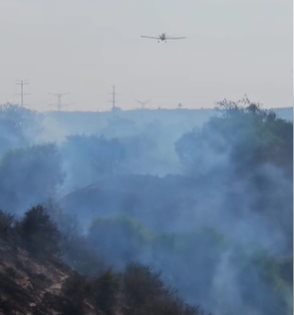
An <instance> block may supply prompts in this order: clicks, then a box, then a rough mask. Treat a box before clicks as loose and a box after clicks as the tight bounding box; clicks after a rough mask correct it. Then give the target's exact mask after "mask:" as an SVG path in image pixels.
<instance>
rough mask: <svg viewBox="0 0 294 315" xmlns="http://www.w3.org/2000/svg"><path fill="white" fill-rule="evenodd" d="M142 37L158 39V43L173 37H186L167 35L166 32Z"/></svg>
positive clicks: (182, 37)
mask: <svg viewBox="0 0 294 315" xmlns="http://www.w3.org/2000/svg"><path fill="white" fill-rule="evenodd" d="M141 37H142V38H148V39H156V40H157V41H158V43H160V42H167V41H168V40H173V39H185V38H186V37H184V36H180V37H174V36H167V35H166V33H162V34H160V35H159V36H145V35H141Z"/></svg>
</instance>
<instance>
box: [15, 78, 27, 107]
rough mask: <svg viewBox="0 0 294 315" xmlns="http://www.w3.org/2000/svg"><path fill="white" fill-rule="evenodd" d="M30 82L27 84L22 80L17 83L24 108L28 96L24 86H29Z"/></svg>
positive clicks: (21, 104)
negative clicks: (25, 96) (25, 98)
mask: <svg viewBox="0 0 294 315" xmlns="http://www.w3.org/2000/svg"><path fill="white" fill-rule="evenodd" d="M28 84H29V83H28V82H25V81H24V80H20V81H19V82H17V83H16V85H19V86H20V93H19V94H18V95H20V106H21V107H23V105H24V102H23V100H24V95H28V94H25V93H24V86H25V85H28Z"/></svg>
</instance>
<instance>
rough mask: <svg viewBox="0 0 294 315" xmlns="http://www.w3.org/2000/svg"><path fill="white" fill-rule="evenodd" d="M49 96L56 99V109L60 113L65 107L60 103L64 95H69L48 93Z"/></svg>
mask: <svg viewBox="0 0 294 315" xmlns="http://www.w3.org/2000/svg"><path fill="white" fill-rule="evenodd" d="M50 94H51V95H53V96H55V97H56V109H57V110H58V111H61V109H62V108H63V107H64V106H66V105H65V104H63V103H62V98H63V96H65V95H68V94H69V93H50Z"/></svg>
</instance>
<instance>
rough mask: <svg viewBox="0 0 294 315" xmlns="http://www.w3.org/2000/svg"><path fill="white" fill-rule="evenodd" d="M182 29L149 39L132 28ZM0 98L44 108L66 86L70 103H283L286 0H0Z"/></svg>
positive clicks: (288, 46)
mask: <svg viewBox="0 0 294 315" xmlns="http://www.w3.org/2000/svg"><path fill="white" fill-rule="evenodd" d="M162 32H167V33H168V34H170V35H184V36H187V37H188V38H187V39H186V40H183V41H175V42H168V43H167V44H165V43H161V44H158V43H157V42H156V41H152V40H146V39H145V40H144V39H141V38H140V35H141V34H145V35H157V34H159V33H162ZM0 38H1V46H0V47H1V49H0V55H1V58H0V84H1V89H0V102H1V103H3V102H6V101H11V102H17V101H18V99H19V98H18V96H16V95H15V94H16V93H17V87H16V85H15V82H16V80H17V79H26V80H28V81H29V82H30V85H29V86H28V87H27V91H28V92H29V93H31V95H29V96H27V97H26V103H28V104H29V105H30V107H32V108H34V109H40V110H41V109H46V108H48V104H49V103H54V102H55V99H54V97H53V96H50V95H49V94H48V93H51V92H52V93H54V92H59V91H64V92H70V95H68V96H67V97H66V98H64V102H65V103H66V102H68V103H71V104H72V105H71V107H70V108H71V109H81V110H82V109H84V110H96V109H99V110H105V109H108V108H110V106H111V104H110V103H108V100H109V99H110V98H111V96H110V95H109V93H110V92H111V87H112V84H113V83H115V84H116V86H117V92H118V101H119V102H118V105H120V106H122V107H123V108H134V107H136V106H138V104H136V101H135V99H152V104H151V106H153V107H158V106H161V107H167V108H174V107H176V105H177V104H178V103H179V102H182V103H183V105H184V106H186V107H190V108H193V107H194V108H197V107H212V106H214V105H215V102H216V101H217V100H220V99H222V98H224V97H226V98H232V99H237V98H240V97H242V96H243V94H244V93H247V94H248V96H249V97H250V98H251V99H253V100H256V101H260V102H261V103H263V104H265V105H267V106H269V107H271V106H280V107H282V106H290V105H291V102H292V1H290V0H194V1H192V0H182V1H180V0H157V1H154V0H153V1H152V0H140V1H139V0H124V1H122V0H121V1H118V0H107V1H106V0H71V1H70V0H0Z"/></svg>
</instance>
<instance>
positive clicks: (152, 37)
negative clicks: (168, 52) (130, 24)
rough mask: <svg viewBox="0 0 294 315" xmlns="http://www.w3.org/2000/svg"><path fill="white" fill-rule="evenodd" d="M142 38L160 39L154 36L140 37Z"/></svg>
mask: <svg viewBox="0 0 294 315" xmlns="http://www.w3.org/2000/svg"><path fill="white" fill-rule="evenodd" d="M141 37H142V38H150V39H160V38H159V37H154V36H145V35H141Z"/></svg>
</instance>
